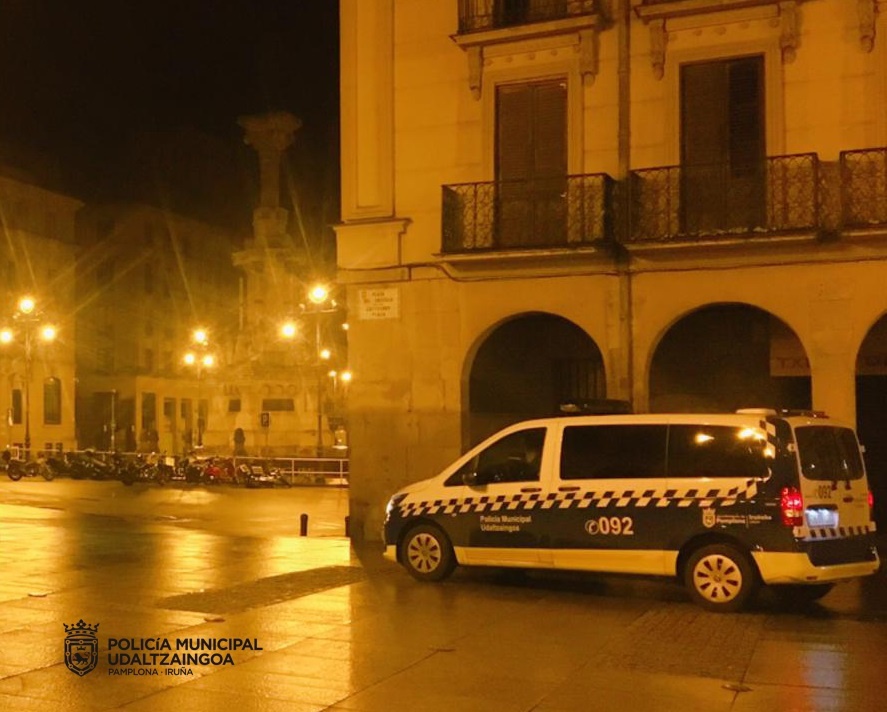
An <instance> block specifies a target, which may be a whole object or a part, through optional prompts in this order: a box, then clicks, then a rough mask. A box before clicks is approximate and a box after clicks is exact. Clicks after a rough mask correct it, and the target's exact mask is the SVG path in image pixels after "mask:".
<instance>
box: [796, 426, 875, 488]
mask: <svg viewBox="0 0 887 712" xmlns="http://www.w3.org/2000/svg"><path fill="white" fill-rule="evenodd" d="M795 435H796V436H797V438H798V452H799V453H800V456H801V472H802V473H804V477H807V478H809V479H811V480H831V481H837V480H858V479H859V478H861V477H862V474H863V469H862V457H861V456H860V454H859V445H858V443H857V442H856V436H854V435H853V431H852V430H849V429H847V428H835V427H829V426H827V425H822V426H807V427H802V428H795Z"/></svg>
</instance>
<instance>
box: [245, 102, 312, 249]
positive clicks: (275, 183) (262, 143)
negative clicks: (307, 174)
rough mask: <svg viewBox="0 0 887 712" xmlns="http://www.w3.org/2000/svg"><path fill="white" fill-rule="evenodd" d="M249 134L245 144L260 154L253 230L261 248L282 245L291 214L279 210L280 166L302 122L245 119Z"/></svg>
mask: <svg viewBox="0 0 887 712" xmlns="http://www.w3.org/2000/svg"><path fill="white" fill-rule="evenodd" d="M237 123H238V124H240V126H241V127H242V128H243V130H244V131H245V132H246V136H245V137H244V142H245V143H246V144H247V145H248V146H252V147H253V148H254V149H255V150H256V153H258V154H259V205H258V207H257V208H256V209H255V211H253V229H254V231H255V237H256V240H257V241H258V242H259V243H260V244H264V245H273V244H275V243H279V242H280V241H281V240H280V238H281V237H283V236H284V235H285V234H286V225H287V220H288V219H289V212H288V211H287V210H285V209H284V208H281V207H280V165H281V158H282V157H283V152H284V151H286V149H288V148H289V147H290V146H291V145H292V143H293V135H294V134H295V132H296V131H297V130H298V129H299V128H300V127H301V126H302V122H301V121H300V120H299V119H297V118H296V117H295V116H293V115H292V114H289V113H287V112H277V113H270V114H261V115H258V116H245V117H242V118H240V119H238V121H237Z"/></svg>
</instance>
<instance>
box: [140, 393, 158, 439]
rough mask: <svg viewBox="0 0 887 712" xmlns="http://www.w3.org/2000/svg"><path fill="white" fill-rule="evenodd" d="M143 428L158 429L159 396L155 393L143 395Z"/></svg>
mask: <svg viewBox="0 0 887 712" xmlns="http://www.w3.org/2000/svg"><path fill="white" fill-rule="evenodd" d="M142 428H144V429H145V430H156V429H157V396H156V395H155V394H154V393H143V394H142Z"/></svg>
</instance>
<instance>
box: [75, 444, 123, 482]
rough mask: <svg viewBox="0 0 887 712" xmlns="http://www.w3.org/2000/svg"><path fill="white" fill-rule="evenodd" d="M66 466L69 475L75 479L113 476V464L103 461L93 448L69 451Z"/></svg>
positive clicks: (112, 477) (110, 477) (96, 478)
mask: <svg viewBox="0 0 887 712" xmlns="http://www.w3.org/2000/svg"><path fill="white" fill-rule="evenodd" d="M68 466H69V467H70V470H71V477H73V478H74V479H75V480H84V479H90V480H111V479H114V477H115V469H114V466H113V465H112V464H111V463H108V462H105V461H104V460H103V459H102V458H100V457H99V456H98V454H96V452H95V451H93V450H84V451H83V452H72V453H69V454H68Z"/></svg>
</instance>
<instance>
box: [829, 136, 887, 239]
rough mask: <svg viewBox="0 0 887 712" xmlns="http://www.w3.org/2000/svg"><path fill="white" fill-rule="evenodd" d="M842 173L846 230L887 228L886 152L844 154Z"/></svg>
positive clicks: (867, 150)
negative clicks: (886, 226)
mask: <svg viewBox="0 0 887 712" xmlns="http://www.w3.org/2000/svg"><path fill="white" fill-rule="evenodd" d="M840 171H841V173H840V174H841V224H842V225H843V227H844V228H845V229H850V230H852V229H860V228H871V227H883V226H885V225H887V148H872V149H866V150H862V151H842V152H841V160H840Z"/></svg>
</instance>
